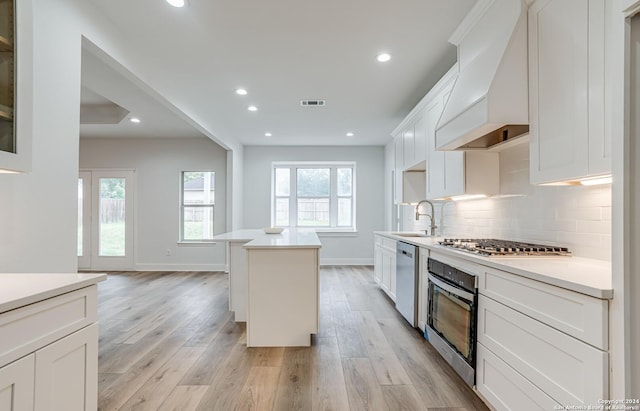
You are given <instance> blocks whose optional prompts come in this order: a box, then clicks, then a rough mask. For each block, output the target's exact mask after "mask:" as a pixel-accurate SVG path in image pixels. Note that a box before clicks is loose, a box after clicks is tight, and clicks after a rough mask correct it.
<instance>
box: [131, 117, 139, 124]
mask: <svg viewBox="0 0 640 411" xmlns="http://www.w3.org/2000/svg"><path fill="white" fill-rule="evenodd" d="M129 121H130V122H132V123H136V124H138V123H139V122H140V119H139V118H138V117H131V118H130V119H129Z"/></svg>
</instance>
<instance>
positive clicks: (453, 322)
mask: <svg viewBox="0 0 640 411" xmlns="http://www.w3.org/2000/svg"><path fill="white" fill-rule="evenodd" d="M428 267H429V288H428V289H429V306H428V307H429V309H428V315H427V326H426V330H425V338H427V340H429V342H430V343H431V345H433V347H434V348H435V349H436V350H438V352H439V353H440V354H441V355H442V356H443V357H444V359H445V360H446V361H447V362H448V363H449V364H451V366H452V367H453V368H454V369H455V370H456V372H457V373H458V374H459V375H460V376H461V377H462V379H463V380H464V381H465V382H466V383H467V384H468V385H469V386H474V385H475V366H476V325H477V318H478V314H477V306H478V292H477V289H478V288H477V281H476V276H474V275H472V274H469V273H466V272H463V271H461V270H458V269H456V268H455V267H451V266H450V265H448V264H445V263H442V262H440V261H437V260H434V259H432V258H429V260H428Z"/></svg>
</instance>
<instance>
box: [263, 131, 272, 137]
mask: <svg viewBox="0 0 640 411" xmlns="http://www.w3.org/2000/svg"><path fill="white" fill-rule="evenodd" d="M264 136H265V137H271V136H273V134H271V133H269V132H268V131H267V132H266V133H264Z"/></svg>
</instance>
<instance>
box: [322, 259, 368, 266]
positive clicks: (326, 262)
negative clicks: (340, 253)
mask: <svg viewBox="0 0 640 411" xmlns="http://www.w3.org/2000/svg"><path fill="white" fill-rule="evenodd" d="M320 265H373V258H321V259H320Z"/></svg>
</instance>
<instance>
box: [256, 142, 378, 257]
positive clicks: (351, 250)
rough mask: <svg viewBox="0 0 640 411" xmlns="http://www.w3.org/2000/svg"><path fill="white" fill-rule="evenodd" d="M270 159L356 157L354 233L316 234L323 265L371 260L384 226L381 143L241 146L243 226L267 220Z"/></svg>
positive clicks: (269, 192) (345, 158)
mask: <svg viewBox="0 0 640 411" xmlns="http://www.w3.org/2000/svg"><path fill="white" fill-rule="evenodd" d="M273 161H355V162H356V216H357V230H358V233H357V234H355V235H343V234H333V235H332V234H320V236H321V238H320V240H321V242H322V249H321V250H320V262H321V264H373V231H376V230H382V229H383V228H384V222H383V220H384V201H385V198H384V189H383V185H384V184H383V178H384V147H382V146H380V147H366V146H358V147H346V146H345V147H343V146H340V147H284V146H278V147H271V146H246V147H245V149H244V181H246V182H247V183H246V184H245V190H244V226H245V228H262V227H266V226H269V225H270V223H271V214H270V213H271V206H270V204H271V203H270V199H271V163H272V162H273Z"/></svg>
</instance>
